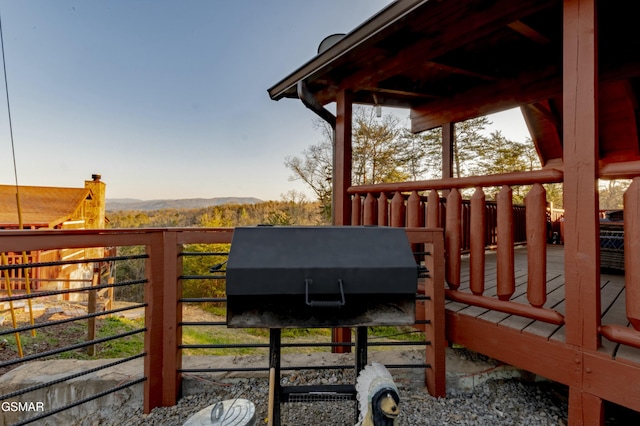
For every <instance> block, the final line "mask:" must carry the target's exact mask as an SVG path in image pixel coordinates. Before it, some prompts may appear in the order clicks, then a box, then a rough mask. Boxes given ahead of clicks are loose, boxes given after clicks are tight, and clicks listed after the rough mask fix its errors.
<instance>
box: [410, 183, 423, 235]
mask: <svg viewBox="0 0 640 426" xmlns="http://www.w3.org/2000/svg"><path fill="white" fill-rule="evenodd" d="M423 217H424V214H423V212H422V202H421V201H420V195H418V191H411V195H409V199H408V200H407V226H408V227H413V228H418V227H421V226H422V218H423Z"/></svg>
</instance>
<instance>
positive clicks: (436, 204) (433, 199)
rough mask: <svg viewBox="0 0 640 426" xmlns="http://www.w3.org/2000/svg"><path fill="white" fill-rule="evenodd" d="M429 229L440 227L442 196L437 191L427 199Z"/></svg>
mask: <svg viewBox="0 0 640 426" xmlns="http://www.w3.org/2000/svg"><path fill="white" fill-rule="evenodd" d="M426 223H427V228H439V227H440V194H438V191H436V190H435V189H432V190H431V191H430V192H429V196H428V197H427V220H426Z"/></svg>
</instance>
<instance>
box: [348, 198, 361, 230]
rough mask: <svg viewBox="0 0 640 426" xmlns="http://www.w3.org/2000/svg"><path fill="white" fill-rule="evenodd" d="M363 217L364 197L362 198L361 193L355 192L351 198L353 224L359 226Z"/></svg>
mask: <svg viewBox="0 0 640 426" xmlns="http://www.w3.org/2000/svg"><path fill="white" fill-rule="evenodd" d="M361 218H362V199H361V198H360V194H353V198H352V199H351V225H353V226H357V225H360V224H361V223H362V222H361V221H360V219H361Z"/></svg>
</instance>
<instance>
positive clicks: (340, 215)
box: [331, 90, 353, 353]
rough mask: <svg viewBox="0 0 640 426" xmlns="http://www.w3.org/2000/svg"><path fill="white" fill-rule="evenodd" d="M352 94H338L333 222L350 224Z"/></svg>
mask: <svg viewBox="0 0 640 426" xmlns="http://www.w3.org/2000/svg"><path fill="white" fill-rule="evenodd" d="M351 98H352V95H351V92H349V91H347V90H342V91H340V92H339V93H338V95H337V96H336V129H335V144H334V149H333V224H334V225H339V226H340V225H349V224H350V220H351V202H350V200H349V194H348V193H347V189H348V188H349V187H350V186H351V153H352V147H351V131H352V119H353V117H352V108H353V105H352V101H351ZM331 341H332V342H338V343H350V342H351V330H350V329H348V328H334V329H332V333H331ZM332 351H333V352H335V353H346V352H351V347H349V346H337V347H334V348H333V349H332Z"/></svg>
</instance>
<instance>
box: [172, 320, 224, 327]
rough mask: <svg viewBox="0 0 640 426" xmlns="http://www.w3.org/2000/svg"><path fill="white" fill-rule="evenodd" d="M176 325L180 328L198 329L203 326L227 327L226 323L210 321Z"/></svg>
mask: <svg viewBox="0 0 640 426" xmlns="http://www.w3.org/2000/svg"><path fill="white" fill-rule="evenodd" d="M178 325H179V326H180V327H188V326H199V327H204V326H214V325H217V326H220V325H227V322H226V321H218V322H211V321H183V322H179V323H178Z"/></svg>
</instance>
